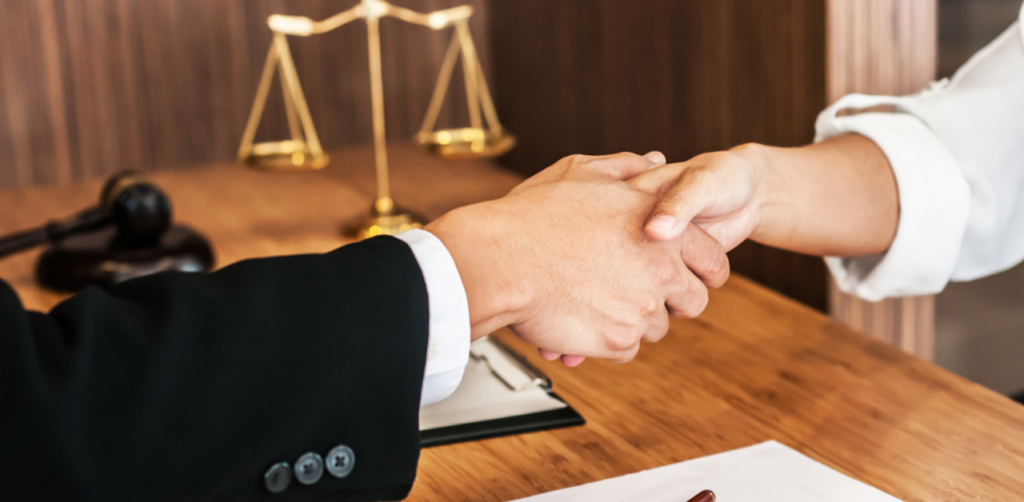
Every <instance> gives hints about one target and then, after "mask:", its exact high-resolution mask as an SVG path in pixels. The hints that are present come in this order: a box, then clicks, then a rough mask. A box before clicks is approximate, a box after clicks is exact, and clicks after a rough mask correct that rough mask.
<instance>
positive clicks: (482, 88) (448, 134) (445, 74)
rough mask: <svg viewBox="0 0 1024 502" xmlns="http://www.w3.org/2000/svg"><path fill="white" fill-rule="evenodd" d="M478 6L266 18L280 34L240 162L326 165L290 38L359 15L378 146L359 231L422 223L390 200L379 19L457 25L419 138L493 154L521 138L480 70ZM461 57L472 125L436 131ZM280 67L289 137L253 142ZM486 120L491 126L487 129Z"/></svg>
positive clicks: (457, 154)
mask: <svg viewBox="0 0 1024 502" xmlns="http://www.w3.org/2000/svg"><path fill="white" fill-rule="evenodd" d="M472 15H473V8H472V7H470V6H468V5H463V6H460V7H453V8H450V9H443V10H438V11H434V12H427V13H423V12H416V11H413V10H409V9H406V8H404V7H398V6H395V5H392V4H390V3H388V2H386V1H384V0H361V1H360V2H359V4H357V5H356V6H354V7H352V8H351V9H348V10H346V11H343V12H340V13H338V14H335V15H333V16H331V17H328V18H327V19H324V20H321V21H314V20H313V19H310V18H308V17H303V16H286V15H279V14H275V15H272V16H270V17H269V18H268V19H267V25H268V26H269V27H270V29H271V30H272V31H273V32H274V41H273V43H272V44H271V48H270V53H269V54H268V55H267V63H266V66H265V67H264V70H263V75H262V76H261V78H260V85H259V87H258V88H257V90H256V102H255V103H253V108H252V112H251V113H250V115H249V122H248V124H247V125H246V129H245V133H244V134H243V136H242V145H241V147H240V148H239V151H238V157H239V161H241V162H245V163H248V164H250V165H252V166H254V167H260V168H272V169H279V170H280V169H282V168H288V169H290V170H294V169H310V168H319V167H322V166H323V165H325V164H326V163H327V156H326V155H324V154H323V151H322V150H321V146H320V141H319V139H318V137H317V135H316V130H315V129H314V128H313V121H312V118H311V116H310V114H309V109H308V106H307V104H306V99H305V97H304V96H303V94H302V87H301V86H300V84H299V77H298V73H297V72H296V71H295V64H294V62H293V61H292V57H291V52H290V51H289V49H288V43H287V36H288V35H292V36H299V37H308V36H313V35H320V34H323V33H328V32H330V31H333V30H336V29H338V28H340V27H342V26H345V25H346V24H349V23H352V22H353V21H357V20H360V19H362V20H365V21H366V25H367V42H368V43H367V45H368V48H369V67H370V97H371V99H370V101H371V106H372V110H373V146H374V160H375V164H376V165H375V167H376V172H377V200H376V203H375V204H374V205H373V207H372V208H371V210H370V217H369V218H368V219H367V220H366V221H365V222H364V224H363V225H362V227H361V228H360V229H359V230H358V233H357V236H358V237H359V238H366V237H373V236H374V235H380V234H396V233H399V232H402V231H405V230H408V229H411V228H418V227H419V226H421V223H420V221H419V220H418V219H417V218H414V217H413V216H412V215H411V214H410V213H408V212H406V211H404V210H402V209H400V208H398V207H397V206H396V205H395V204H394V201H392V200H391V195H390V192H389V183H388V156H387V138H386V137H385V130H386V128H385V123H384V118H385V114H384V83H383V80H384V79H383V75H382V71H381V51H380V19H381V18H384V17H393V18H395V19H399V20H402V21H405V22H407V23H411V24H417V25H420V26H424V27H427V28H430V29H432V30H441V29H445V28H449V27H450V28H453V30H452V31H453V34H452V40H451V43H450V45H449V47H448V51H447V52H446V54H445V57H444V61H443V63H442V65H441V73H440V75H439V76H438V79H437V86H436V87H435V89H434V92H433V95H432V96H431V99H430V105H429V107H428V108H427V113H426V117H424V120H423V126H422V127H421V128H420V131H419V134H417V136H416V142H417V143H419V144H420V146H422V147H423V148H424V149H425V150H427V151H428V152H430V153H433V154H435V155H439V156H441V157H444V158H449V159H459V158H483V157H493V156H496V155H501V154H502V153H505V152H506V151H508V150H509V149H510V148H512V146H513V145H515V142H516V138H515V136H513V135H512V134H509V133H508V131H505V130H504V129H503V128H502V127H501V123H500V122H498V114H497V112H496V111H495V108H494V103H493V102H492V100H491V94H490V91H489V89H488V87H487V81H486V79H485V78H484V75H483V72H482V71H481V66H480V60H479V57H478V56H477V52H476V46H475V45H474V43H473V37H472V35H470V32H469V18H470V16H472ZM460 56H461V59H462V72H463V76H464V77H465V87H466V100H467V102H468V104H469V108H468V110H469V122H470V126H469V127H464V128H460V129H445V130H439V131H435V130H433V129H434V126H435V124H436V123H437V118H438V115H439V114H440V111H441V106H442V105H443V103H444V98H445V94H446V93H447V89H448V87H449V85H450V83H451V77H452V72H453V71H454V69H455V66H456V64H457V62H458V60H459V58H460ZM275 67H276V68H277V69H278V70H279V71H278V73H279V74H280V76H281V86H282V91H283V92H284V105H285V116H286V118H287V120H288V130H289V132H290V134H291V139H290V140H285V141H277V142H267V143H258V144H253V143H252V141H253V138H254V137H255V134H256V128H257V126H258V125H259V121H260V117H261V116H262V115H263V108H264V104H265V102H266V99H267V95H268V93H269V89H270V81H271V79H273V74H274V69H275ZM484 120H486V122H487V126H488V128H487V129H484V124H483V123H484Z"/></svg>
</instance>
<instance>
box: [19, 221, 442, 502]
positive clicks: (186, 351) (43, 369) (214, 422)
mask: <svg viewBox="0 0 1024 502" xmlns="http://www.w3.org/2000/svg"><path fill="white" fill-rule="evenodd" d="M427 317H428V308H427V292H426V286H425V284H424V282H423V277H422V274H421V272H420V269H419V267H418V265H417V263H416V259H415V257H414V256H413V254H412V251H411V250H410V249H409V247H408V246H407V245H406V244H405V243H403V242H401V241H399V240H398V239H394V238H391V237H378V238H374V239H371V240H368V241H364V242H361V243H358V244H352V245H349V246H345V247H343V248H340V249H338V250H336V251H334V252H332V253H328V254H324V255H306V256H293V257H281V258H269V259H261V260H250V261H246V262H242V263H238V264H236V265H232V266H230V267H227V268H225V269H223V270H221V271H218V272H215V273H212V274H184V273H163V274H158V275H155V276H150V277H145V278H141V279H136V280H132V281H129V282H126V283H122V284H120V285H117V286H115V287H114V288H112V289H110V290H109V291H101V290H99V289H95V288H93V289H87V290H84V291H82V292H80V293H79V294H77V295H75V296H74V297H72V298H71V299H69V300H67V301H65V302H63V303H61V304H60V305H58V306H57V307H55V308H54V309H53V311H52V312H51V313H50V314H48V315H44V314H41V313H38V312H26V311H24V310H23V308H22V306H21V304H20V302H19V300H18V298H17V296H16V295H15V294H14V292H13V291H12V290H11V289H10V287H9V286H8V285H7V284H4V283H2V282H0V500H5V501H19V500H33V501H39V500H99V501H117V500H131V501H139V500H146V501H162V500H167V501H180V500H273V501H282V502H291V501H299V500H314V499H316V500H319V499H320V498H323V497H329V498H330V500H339V501H356V500H398V499H402V498H404V497H405V496H406V494H407V493H408V491H409V489H410V488H411V486H412V483H413V480H414V478H415V473H416V463H417V460H418V458H419V446H420V443H419V430H418V410H419V398H420V386H421V384H422V379H423V371H424V365H425V359H426V347H427V333H428V331H427V329H428V323H427V320H428V319H427ZM337 445H347V446H349V447H351V448H352V451H353V452H354V453H355V464H354V469H353V470H352V472H351V474H349V475H348V476H347V477H345V478H342V479H339V478H335V477H333V476H332V475H330V474H329V473H328V472H324V474H323V477H322V478H321V479H320V480H319V481H318V482H317V483H315V484H312V485H308V486H306V485H302V484H300V483H298V482H297V480H294V479H293V480H292V482H291V484H290V485H289V487H288V488H287V489H286V490H285V491H284V492H283V493H280V494H276V495H274V494H270V493H268V492H267V491H266V489H265V488H264V480H263V475H264V473H265V472H266V471H267V469H268V468H269V467H271V466H272V465H274V464H275V463H277V462H288V463H290V464H291V465H294V463H295V460H296V459H297V458H298V457H299V456H300V455H302V454H304V453H306V452H316V453H318V454H320V455H321V456H326V454H327V453H328V451H329V450H330V449H332V448H333V447H335V446H337Z"/></svg>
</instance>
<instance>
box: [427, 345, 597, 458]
mask: <svg viewBox="0 0 1024 502" xmlns="http://www.w3.org/2000/svg"><path fill="white" fill-rule="evenodd" d="M551 388H552V383H551V379H550V378H548V377H547V375H545V374H544V373H542V372H541V371H540V370H539V369H537V368H536V367H535V366H533V365H532V364H530V362H529V361H527V360H526V359H524V358H523V357H522V356H520V355H519V354H517V353H516V352H515V351H514V350H512V349H511V348H509V347H508V346H506V345H505V344H503V343H501V342H500V341H499V340H498V339H496V338H493V337H490V336H485V337H483V338H481V339H479V340H477V341H475V342H473V343H472V345H470V357H469V363H468V364H467V365H466V371H465V373H464V375H463V377H462V382H461V383H460V384H459V387H458V388H457V389H455V392H454V393H452V395H451V396H449V397H448V398H447V399H445V400H443V401H440V402H437V403H434V404H431V405H429V406H424V407H423V408H420V440H421V444H422V446H423V447H424V448H427V447H430V446H440V445H445V444H452V443H461V442H463V441H475V440H480V439H487V438H493V437H500V436H509V435H513V434H523V433H526V432H536V431H542V430H549V429H558V428H561V427H571V426H575V425H583V424H585V423H586V420H584V419H583V416H581V415H580V414H579V413H578V412H577V411H576V410H574V409H573V408H572V407H571V406H569V404H568V403H566V402H565V401H563V400H562V399H561V398H560V397H558V395H556V394H555V393H554V392H552V391H551Z"/></svg>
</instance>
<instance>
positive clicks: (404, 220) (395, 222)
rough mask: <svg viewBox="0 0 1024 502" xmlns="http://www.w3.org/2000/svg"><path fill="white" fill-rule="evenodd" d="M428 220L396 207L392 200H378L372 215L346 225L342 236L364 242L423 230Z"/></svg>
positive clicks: (371, 212)
mask: <svg viewBox="0 0 1024 502" xmlns="http://www.w3.org/2000/svg"><path fill="white" fill-rule="evenodd" d="M426 221H427V220H426V218H424V217H422V216H420V215H418V214H416V213H413V212H411V211H407V210H405V209H402V208H401V207H398V206H395V205H394V203H393V202H392V201H391V199H382V200H378V201H377V203H376V204H374V205H373V207H371V208H370V215H369V216H367V217H366V218H363V219H360V220H359V221H358V222H356V223H355V224H350V225H345V226H344V227H343V228H342V234H343V235H346V236H350V237H351V236H355V238H356V239H359V240H363V239H369V238H370V237H376V236H378V235H396V234H400V233H402V232H405V231H406V230H412V229H415V228H422V227H423V225H425V224H426Z"/></svg>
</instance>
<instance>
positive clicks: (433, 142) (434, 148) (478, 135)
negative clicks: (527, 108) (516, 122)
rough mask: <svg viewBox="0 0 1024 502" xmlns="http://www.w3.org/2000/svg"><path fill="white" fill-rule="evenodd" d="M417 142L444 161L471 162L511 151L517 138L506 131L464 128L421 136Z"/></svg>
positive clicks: (443, 130)
mask: <svg viewBox="0 0 1024 502" xmlns="http://www.w3.org/2000/svg"><path fill="white" fill-rule="evenodd" d="M416 142H417V143H418V144H419V145H420V146H421V147H423V149H424V150H426V151H427V152H430V153H432V154H434V155H437V156H438V157H441V158H444V159H451V160H471V159H485V158H490V157H497V156H498V155H501V154H503V153H505V152H507V151H509V150H511V149H512V147H513V146H515V145H516V137H515V136H514V135H512V134H510V133H508V132H504V131H503V132H502V133H501V134H494V133H492V132H490V131H487V130H484V129H480V128H475V127H464V128H462V129H442V130H440V131H434V132H432V133H426V134H420V135H419V136H418V137H417V138H416Z"/></svg>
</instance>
